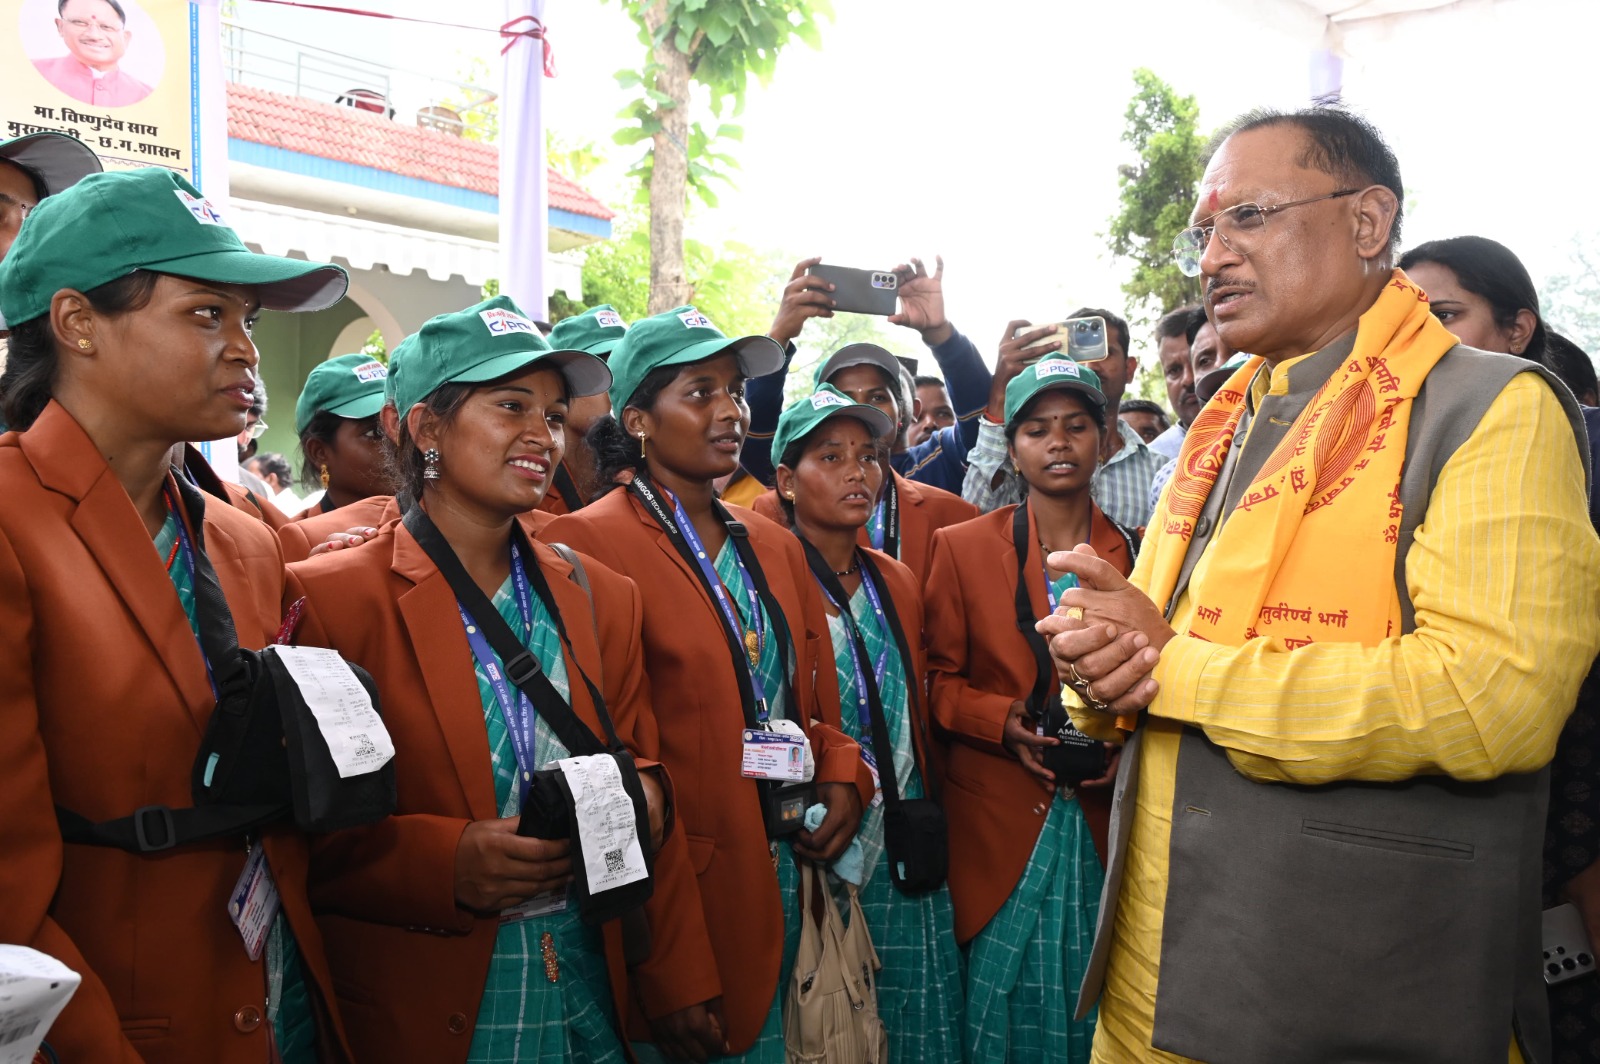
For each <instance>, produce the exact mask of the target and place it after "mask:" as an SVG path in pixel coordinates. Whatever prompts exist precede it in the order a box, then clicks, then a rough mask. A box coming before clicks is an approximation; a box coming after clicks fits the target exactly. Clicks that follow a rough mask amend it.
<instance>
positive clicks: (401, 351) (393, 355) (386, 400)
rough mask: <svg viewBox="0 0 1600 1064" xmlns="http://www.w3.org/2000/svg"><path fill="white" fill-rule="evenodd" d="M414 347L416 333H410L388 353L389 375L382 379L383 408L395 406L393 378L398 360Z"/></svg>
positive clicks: (398, 369) (396, 370)
mask: <svg viewBox="0 0 1600 1064" xmlns="http://www.w3.org/2000/svg"><path fill="white" fill-rule="evenodd" d="M415 346H417V334H416V333H412V334H411V335H410V336H408V337H406V338H405V339H404V340H401V341H400V342H399V343H397V344H395V345H394V350H393V351H390V352H389V375H388V376H387V377H385V378H384V379H383V405H384V406H394V405H395V400H394V377H395V374H396V373H398V372H400V360H401V358H403V357H404V356H405V354H406V352H408V351H410V350H411V349H412V348H413V347H415Z"/></svg>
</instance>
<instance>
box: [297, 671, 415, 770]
mask: <svg viewBox="0 0 1600 1064" xmlns="http://www.w3.org/2000/svg"><path fill="white" fill-rule="evenodd" d="M272 650H273V652H274V653H276V654H277V655H278V660H279V661H281V662H283V665H284V668H286V669H288V670H289V676H290V677H291V678H292V679H293V680H294V682H295V685H296V686H297V687H299V688H300V696H301V697H302V698H304V699H305V700H306V705H307V706H309V707H310V708H311V715H312V716H313V717H315V718H316V720H317V727H318V728H319V729H320V730H321V731H322V738H323V739H324V740H326V741H327V744H328V752H329V753H331V754H332V755H333V763H334V765H335V766H336V767H337V768H338V770H339V778H340V779H349V778H350V777H351V776H360V775H364V774H365V773H368V772H376V771H377V770H378V769H380V768H382V767H383V766H384V765H385V764H387V763H388V761H389V759H390V758H391V757H393V756H394V740H393V739H390V738H389V729H388V728H385V727H384V726H383V718H382V717H380V716H378V711H377V709H376V708H375V707H374V706H373V704H372V699H371V698H369V697H368V696H367V689H366V688H365V687H362V686H361V681H360V680H358V679H356V674H355V673H353V672H351V671H350V666H349V665H347V664H346V663H345V660H344V659H343V658H341V657H340V656H339V655H338V653H336V652H335V651H332V650H325V649H323V648H322V647H288V646H275V647H273V648H272Z"/></svg>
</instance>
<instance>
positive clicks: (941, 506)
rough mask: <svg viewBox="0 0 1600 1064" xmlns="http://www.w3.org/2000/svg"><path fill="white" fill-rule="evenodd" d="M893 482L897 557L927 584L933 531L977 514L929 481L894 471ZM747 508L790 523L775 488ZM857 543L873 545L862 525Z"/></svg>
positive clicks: (973, 507)
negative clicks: (897, 506) (896, 495)
mask: <svg viewBox="0 0 1600 1064" xmlns="http://www.w3.org/2000/svg"><path fill="white" fill-rule="evenodd" d="M891 472H893V471H892V470H891ZM894 482H895V487H896V488H898V489H899V492H900V559H899V560H900V561H901V562H902V563H904V564H905V565H906V566H908V567H909V568H910V569H911V571H912V572H913V573H915V574H916V576H917V579H918V580H921V581H923V582H924V583H926V581H927V579H928V570H929V569H930V568H931V567H932V565H933V534H934V533H935V532H937V531H939V529H941V528H949V527H950V526H951V525H959V524H961V523H962V522H963V521H970V520H972V519H973V518H974V517H977V516H978V508H977V507H976V506H974V505H972V504H971V503H970V502H968V501H967V500H965V499H963V498H962V497H961V496H959V495H955V494H953V493H951V492H948V491H945V490H944V489H943V488H936V487H934V486H933V485H932V484H919V483H917V482H916V481H915V480H907V479H906V478H905V477H903V476H901V475H900V474H899V473H894ZM750 509H752V510H754V511H755V512H756V513H758V514H760V515H761V516H762V517H765V518H767V519H768V520H770V521H776V522H777V523H778V524H780V525H783V526H785V527H787V526H788V524H789V521H788V519H787V518H786V517H785V516H784V513H783V507H781V506H780V505H779V504H778V493H777V491H775V490H774V491H767V492H765V493H764V494H762V495H760V496H757V498H756V501H755V502H753V503H751V504H750ZM856 542H857V543H860V544H861V545H862V546H863V547H871V546H872V536H871V535H870V534H869V533H868V531H867V529H866V528H865V527H863V528H862V529H861V532H860V534H859V535H857V536H856Z"/></svg>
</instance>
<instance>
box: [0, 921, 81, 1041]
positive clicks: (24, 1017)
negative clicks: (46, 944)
mask: <svg viewBox="0 0 1600 1064" xmlns="http://www.w3.org/2000/svg"><path fill="white" fill-rule="evenodd" d="M82 981H83V980H82V978H81V977H80V976H79V975H78V973H77V972H75V971H73V970H72V969H71V968H68V967H67V966H66V965H65V964H62V963H61V962H60V961H58V960H56V959H55V958H54V957H52V956H50V955H49V954H45V953H40V952H39V951H38V950H35V949H29V948H28V947H27V946H5V945H0V1064H29V1061H31V1060H33V1055H34V1053H36V1052H37V1051H38V1049H39V1043H41V1042H43V1041H44V1039H45V1036H46V1035H47V1034H49V1033H50V1025H51V1024H53V1023H55V1022H56V1017H57V1016H59V1015H60V1014H61V1010H62V1009H64V1008H66V1005H67V1001H68V1000H69V999H71V997H72V994H73V992H74V991H75V990H77V989H78V984H79V983H80V982H82Z"/></svg>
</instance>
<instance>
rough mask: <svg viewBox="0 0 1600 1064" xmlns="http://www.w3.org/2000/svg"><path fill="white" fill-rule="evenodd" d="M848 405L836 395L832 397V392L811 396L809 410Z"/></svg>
mask: <svg viewBox="0 0 1600 1064" xmlns="http://www.w3.org/2000/svg"><path fill="white" fill-rule="evenodd" d="M849 405H850V403H849V402H848V401H847V400H844V399H841V398H839V397H838V396H837V395H834V394H833V393H832V392H818V393H817V394H816V395H813V396H812V397H811V408H812V409H813V410H821V409H822V408H823V407H827V406H849Z"/></svg>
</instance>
